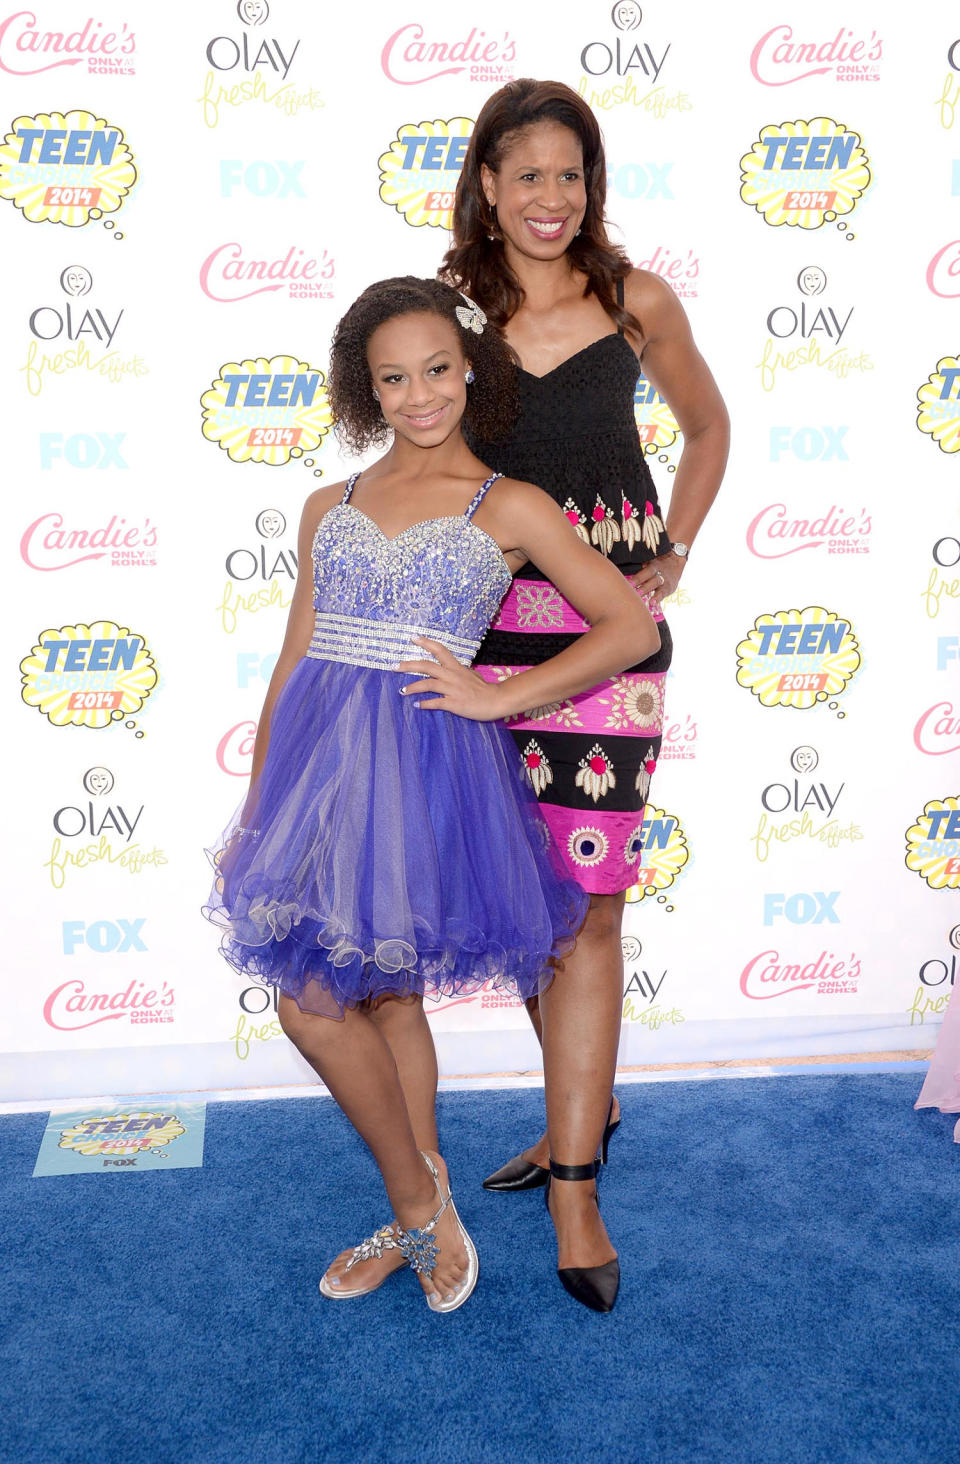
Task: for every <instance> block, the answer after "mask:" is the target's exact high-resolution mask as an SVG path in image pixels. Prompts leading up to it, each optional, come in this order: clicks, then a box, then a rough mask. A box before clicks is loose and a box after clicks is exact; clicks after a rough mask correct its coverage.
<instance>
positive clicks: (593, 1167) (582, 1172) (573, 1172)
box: [550, 1159, 598, 1179]
mask: <svg viewBox="0 0 960 1464" xmlns="http://www.w3.org/2000/svg"><path fill="white" fill-rule="evenodd" d="M597 1170H598V1163H597V1160H596V1159H591V1161H590V1163H589V1164H557V1163H556V1161H555V1160H553V1159H551V1160H550V1173H551V1174H552V1175H553V1177H554V1179H596V1177H597Z"/></svg>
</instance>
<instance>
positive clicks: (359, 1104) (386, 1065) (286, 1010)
mask: <svg viewBox="0 0 960 1464" xmlns="http://www.w3.org/2000/svg"><path fill="white" fill-rule="evenodd" d="M278 1016H279V1019H280V1025H281V1026H282V1027H283V1030H284V1031H285V1032H286V1034H287V1036H288V1037H289V1038H290V1040H291V1041H292V1042H293V1043H294V1045H295V1046H296V1047H297V1049H298V1050H299V1051H300V1052H301V1053H302V1054H303V1056H304V1057H305V1058H306V1060H307V1062H309V1064H310V1066H311V1067H312V1068H313V1069H314V1071H315V1072H316V1073H317V1074H318V1075H319V1077H320V1078H321V1079H322V1080H323V1082H324V1083H325V1084H326V1085H327V1087H328V1088H329V1090H330V1092H331V1093H332V1094H333V1096H334V1098H335V1099H336V1101H337V1103H338V1104H339V1105H340V1107H341V1109H342V1110H343V1112H344V1113H345V1114H346V1116H347V1118H348V1119H349V1120H350V1122H351V1123H352V1124H353V1126H354V1128H355V1129H356V1130H357V1132H358V1133H359V1134H360V1136H361V1138H362V1139H363V1140H364V1141H365V1142H366V1144H367V1146H368V1147H369V1149H370V1152H371V1153H372V1154H373V1157H374V1159H375V1160H376V1163H377V1165H378V1167H379V1169H380V1173H381V1174H382V1175H383V1182H384V1185H385V1187H386V1191H387V1196H388V1198H389V1201H390V1204H391V1206H392V1208H393V1213H394V1215H395V1216H396V1218H397V1220H398V1221H399V1222H400V1224H401V1225H402V1226H403V1227H404V1228H405V1229H407V1230H409V1229H411V1228H413V1227H419V1226H423V1225H425V1224H426V1223H427V1221H428V1220H429V1219H430V1217H431V1216H432V1215H433V1214H434V1213H435V1211H436V1210H437V1208H438V1206H439V1203H440V1201H439V1199H438V1197H437V1192H436V1189H435V1187H434V1183H433V1179H432V1178H431V1176H430V1173H429V1171H428V1170H427V1168H426V1165H425V1164H424V1162H423V1159H422V1157H421V1154H420V1150H419V1148H418V1145H417V1141H416V1138H415V1137H414V1132H413V1127H412V1125H411V1121H410V1116H409V1114H408V1113H407V1106H406V1102H405V1099H404V1094H403V1088H402V1087H401V1084H400V1078H399V1074H398V1072H397V1065H396V1062H395V1061H394V1058H393V1053H392V1052H391V1050H390V1047H389V1045H388V1044H387V1042H386V1041H385V1040H384V1037H383V1036H382V1034H381V1032H380V1031H379V1029H378V1028H377V1025H376V1024H375V1022H374V1021H373V1020H372V1019H371V1017H370V1014H369V1012H367V1011H364V1010H362V1009H360V1008H357V1009H355V1010H350V1009H348V1010H347V1011H345V1013H344V1017H343V1020H342V1021H339V1022H338V1021H333V1020H331V1019H330V1018H329V1017H320V1016H314V1015H313V1014H312V1013H309V1012H303V1011H301V1010H300V1008H299V1007H298V1006H297V1004H296V1002H295V1001H293V1000H291V999H290V998H289V997H285V996H282V997H281V998H280V1000H279V1002H278ZM432 1157H433V1159H434V1162H435V1163H437V1168H438V1169H439V1170H440V1180H441V1184H443V1183H445V1180H446V1167H445V1165H444V1164H443V1161H442V1159H439V1155H437V1154H433V1155H432ZM438 1160H439V1163H438V1162H437V1161H438ZM436 1238H437V1243H438V1246H439V1252H440V1253H439V1256H438V1259H437V1265H436V1268H435V1270H434V1272H433V1275H432V1276H431V1277H426V1276H422V1277H421V1278H420V1280H421V1285H422V1286H423V1289H424V1291H426V1292H428V1293H429V1292H430V1291H432V1290H436V1291H438V1292H439V1294H440V1295H441V1296H447V1295H450V1294H451V1293H452V1292H453V1291H454V1290H455V1289H456V1287H457V1285H458V1283H459V1282H460V1281H461V1280H462V1279H463V1276H464V1274H465V1272H466V1266H467V1256H466V1251H465V1250H464V1247H463V1243H462V1241H461V1239H460V1233H459V1230H458V1228H457V1225H456V1222H455V1221H454V1219H453V1218H452V1216H451V1215H450V1212H449V1211H447V1212H446V1213H445V1214H444V1215H443V1216H442V1217H441V1219H440V1221H439V1222H438V1224H437V1229H436ZM389 1254H390V1255H391V1256H396V1254H397V1252H390V1253H389ZM370 1264H374V1263H370ZM332 1270H333V1268H331V1273H332ZM359 1273H360V1267H359V1266H358V1267H355V1268H354V1270H353V1271H352V1272H351V1277H355V1278H356V1282H357V1284H362V1282H363V1277H362V1275H361V1274H359Z"/></svg>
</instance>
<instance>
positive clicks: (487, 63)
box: [380, 21, 517, 86]
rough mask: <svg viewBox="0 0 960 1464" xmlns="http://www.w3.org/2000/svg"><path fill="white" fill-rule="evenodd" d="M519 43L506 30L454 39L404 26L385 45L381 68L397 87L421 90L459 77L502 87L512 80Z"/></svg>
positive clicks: (413, 24) (415, 23) (417, 25)
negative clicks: (424, 85)
mask: <svg viewBox="0 0 960 1464" xmlns="http://www.w3.org/2000/svg"><path fill="white" fill-rule="evenodd" d="M516 54H517V47H516V42H515V41H514V40H513V38H512V37H511V35H510V32H509V31H508V30H505V31H504V32H503V33H502V35H496V36H489V35H488V34H487V32H486V31H484V30H478V29H477V28H476V26H473V27H471V29H470V31H469V33H468V34H467V35H465V36H464V35H460V36H458V37H456V38H455V39H452V38H451V37H450V36H449V35H438V34H437V33H436V31H435V30H434V29H433V28H432V27H431V28H430V29H424V27H423V26H422V25H421V24H420V23H419V22H418V21H410V22H409V23H408V24H406V25H401V26H400V27H399V28H398V29H397V30H395V31H394V32H393V34H392V35H390V36H388V37H387V39H386V41H385V42H384V46H383V50H382V51H381V53H380V67H381V70H382V71H383V74H384V76H385V77H386V78H387V80H388V81H395V82H396V83H397V85H398V86H419V85H421V83H423V82H425V81H436V80H438V78H439V77H441V76H460V77H462V78H463V80H464V81H482V82H483V83H484V84H485V85H487V86H503V84H504V82H507V81H512V80H513V62H514V60H515V59H516Z"/></svg>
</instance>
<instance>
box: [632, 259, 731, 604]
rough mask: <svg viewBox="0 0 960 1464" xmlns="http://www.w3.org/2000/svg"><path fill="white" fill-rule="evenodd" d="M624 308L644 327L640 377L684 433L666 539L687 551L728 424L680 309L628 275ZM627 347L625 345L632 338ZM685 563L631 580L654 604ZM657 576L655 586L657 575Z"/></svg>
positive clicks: (654, 282) (723, 453) (669, 563)
mask: <svg viewBox="0 0 960 1464" xmlns="http://www.w3.org/2000/svg"><path fill="white" fill-rule="evenodd" d="M624 303H625V304H626V306H627V309H628V310H630V311H632V313H633V314H634V315H635V316H636V317H637V319H638V320H639V321H640V324H641V325H642V326H643V341H642V342H637V341H633V342H632V343H633V344H634V346H638V345H639V346H642V349H641V350H640V361H641V365H642V367H643V374H644V376H646V378H647V380H648V381H649V382H650V383H651V385H652V386H654V387H655V388H656V390H657V391H658V392H659V393H660V395H661V396H662V397H663V398H664V400H665V401H666V403H667V405H668V406H669V408H670V410H671V411H672V413H673V415H674V416H675V417H676V419H677V425H678V427H679V428H680V431H681V432H682V433H683V451H682V453H681V455H680V462H679V464H678V466H677V472H676V476H675V478H674V480H673V485H672V489H671V493H670V508H669V511H668V513H667V524H666V528H667V533H668V534H669V535H670V538H671V539H672V540H674V542H675V543H681V544H686V545H688V546H689V545H690V544H692V543H693V541H694V539H695V538H696V537H697V534H698V533H699V531H700V528H701V526H702V524H703V521H704V519H705V518H706V516H707V512H708V510H709V508H710V505H711V504H712V503H713V500H714V499H715V498H716V496H717V492H718V491H719V488H720V483H721V481H722V479H723V470H724V468H725V467H726V462H727V452H728V449H729V446H730V420H729V417H728V416H727V409H726V407H725V406H724V403H723V398H722V397H721V395H720V392H719V390H718V389H717V383H716V382H715V381H714V379H713V377H712V375H711V374H710V368H709V367H708V366H707V363H706V361H704V359H703V357H702V356H701V355H700V352H699V351H698V350H697V348H696V345H695V344H694V340H693V335H692V333H691V331H690V322H689V321H688V320H687V317H686V314H685V312H684V309H683V306H682V305H681V304H680V301H679V300H678V299H677V297H676V295H675V294H674V293H673V291H672V290H671V288H670V286H669V285H668V284H666V283H665V282H664V281H663V280H661V279H660V277H659V275H654V274H650V273H649V272H648V271H647V270H640V269H635V270H633V271H632V273H631V274H630V275H629V276H628V277H627V279H626V281H625V287H624ZM631 340H632V337H631ZM685 564H686V559H685V558H678V556H677V555H676V554H673V553H670V554H664V555H662V556H661V557H660V558H659V559H656V560H654V561H653V562H652V563H651V564H649V565H645V566H644V568H643V569H642V570H641V571H640V572H639V574H637V575H635V576H634V583H635V584H636V586H637V589H638V590H640V591H641V592H642V593H644V594H647V593H650V592H651V591H652V592H653V593H654V594H656V596H657V598H658V599H664V598H665V597H666V596H667V595H670V594H672V593H673V591H674V590H675V589H676V587H677V583H678V581H679V579H680V575H681V574H682V572H683V568H684V565H685ZM658 571H659V572H660V573H662V575H663V584H662V585H661V584H660V582H659V580H658V578H657V574H658Z"/></svg>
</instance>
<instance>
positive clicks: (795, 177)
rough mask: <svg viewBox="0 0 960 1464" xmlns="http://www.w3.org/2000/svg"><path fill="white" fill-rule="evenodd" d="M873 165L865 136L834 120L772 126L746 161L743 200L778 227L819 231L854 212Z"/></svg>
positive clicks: (763, 130) (742, 161) (743, 162)
mask: <svg viewBox="0 0 960 1464" xmlns="http://www.w3.org/2000/svg"><path fill="white" fill-rule="evenodd" d="M868 161H869V160H868V158H867V155H866V153H865V152H864V150H863V144H862V142H861V140H860V135H859V133H857V132H853V131H851V129H850V128H849V127H844V126H843V124H842V123H840V122H834V121H833V119H832V118H830V117H811V119H810V120H809V122H805V121H803V120H801V119H798V120H797V121H796V122H778V123H771V124H770V125H769V126H768V127H763V128H761V130H760V136H759V137H758V138H757V140H756V142H755V143H754V144H753V146H752V147H751V149H750V151H749V152H748V153H746V154H745V155H744V156H743V157H742V158H741V159H740V166H741V168H742V170H743V171H742V172H741V174H740V179H741V184H742V186H741V188H740V197H741V198H742V199H743V201H744V203H746V204H748V205H749V206H750V207H751V208H755V209H756V210H757V212H758V213H759V214H760V215H761V216H762V217H763V218H764V219H765V220H766V221H767V223H768V224H770V225H772V227H773V228H778V227H779V226H780V225H781V224H787V225H789V226H790V227H793V228H799V229H819V228H820V227H821V225H823V224H830V223H834V222H836V221H837V220H838V219H840V220H842V219H844V218H845V217H846V216H847V215H848V214H850V213H852V212H853V209H854V208H855V206H856V204H857V202H858V200H859V199H860V198H862V196H863V194H864V193H865V192H866V190H867V188H868V187H869V186H870V181H871V179H870V168H869V166H868ZM840 227H841V228H842V227H843V224H842V223H841V224H840Z"/></svg>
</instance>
